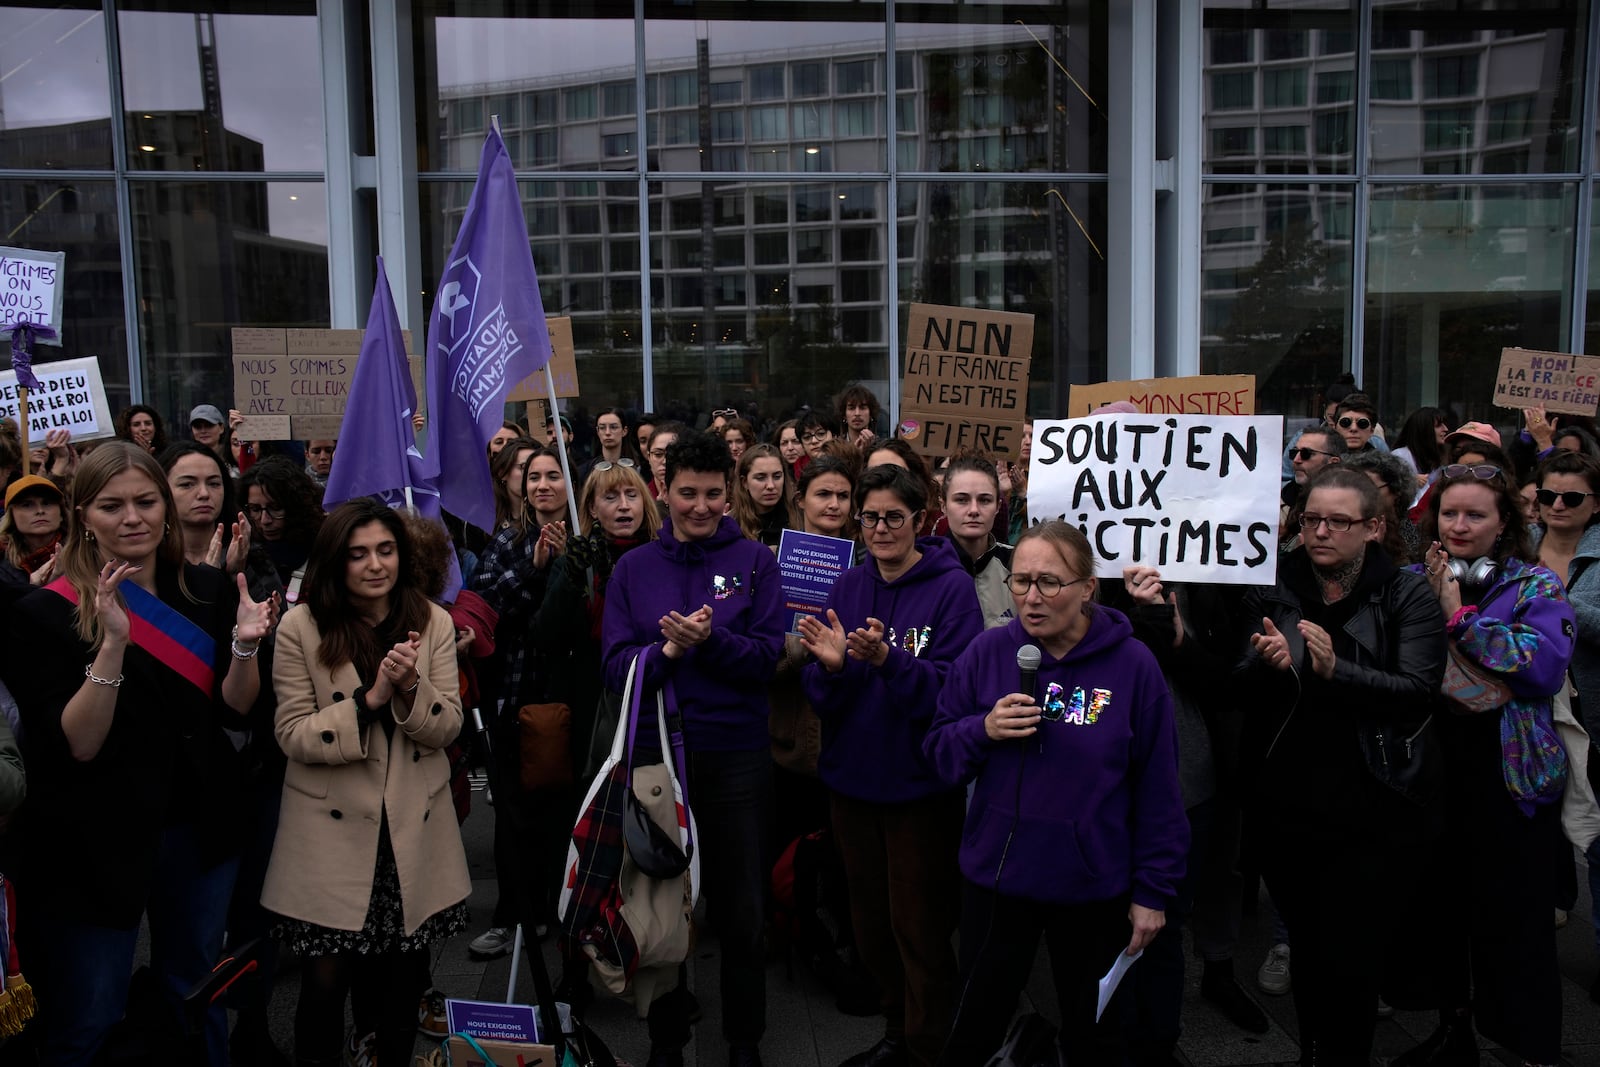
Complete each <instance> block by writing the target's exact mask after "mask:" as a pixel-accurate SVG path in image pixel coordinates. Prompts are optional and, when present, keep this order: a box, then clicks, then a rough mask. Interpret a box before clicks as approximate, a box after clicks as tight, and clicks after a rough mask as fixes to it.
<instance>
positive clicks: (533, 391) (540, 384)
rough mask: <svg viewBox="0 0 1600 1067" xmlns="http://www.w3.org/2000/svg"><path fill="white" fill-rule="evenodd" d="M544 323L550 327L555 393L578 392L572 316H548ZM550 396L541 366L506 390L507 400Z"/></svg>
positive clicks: (560, 394)
mask: <svg viewBox="0 0 1600 1067" xmlns="http://www.w3.org/2000/svg"><path fill="white" fill-rule="evenodd" d="M544 324H545V328H546V329H548V330H549V331H550V351H551V353H552V354H551V356H550V373H551V375H552V376H554V378H555V380H556V396H557V397H558V398H559V397H569V396H578V395H580V394H579V391H578V356H577V350H576V348H574V347H573V343H572V318H571V317H570V316H567V315H562V316H560V317H559V318H553V319H551V318H547V319H545V320H544ZM549 396H550V387H549V386H548V385H547V384H546V383H545V380H544V371H542V370H541V371H539V372H538V373H537V374H530V375H528V376H527V377H526V378H524V379H522V381H520V382H518V383H517V384H516V385H514V386H512V387H511V392H509V393H507V394H506V403H508V404H515V403H517V402H519V401H527V400H546V399H548V398H549Z"/></svg>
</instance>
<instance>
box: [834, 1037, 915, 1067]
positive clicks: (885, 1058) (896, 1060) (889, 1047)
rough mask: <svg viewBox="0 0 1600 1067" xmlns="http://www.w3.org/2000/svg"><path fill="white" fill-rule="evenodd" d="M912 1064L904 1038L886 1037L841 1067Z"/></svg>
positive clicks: (903, 1066)
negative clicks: (907, 1055)
mask: <svg viewBox="0 0 1600 1067" xmlns="http://www.w3.org/2000/svg"><path fill="white" fill-rule="evenodd" d="M909 1062H911V1061H910V1060H909V1059H908V1058H907V1057H906V1039H905V1038H904V1037H885V1038H884V1039H883V1040H882V1041H879V1042H878V1043H877V1044H876V1045H873V1046H872V1047H871V1048H869V1049H867V1051H865V1052H858V1053H856V1054H855V1055H854V1056H851V1057H850V1058H849V1059H847V1060H845V1061H844V1062H843V1063H841V1064H840V1065H839V1067H905V1065H906V1064H907V1063H909Z"/></svg>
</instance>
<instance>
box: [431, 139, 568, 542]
mask: <svg viewBox="0 0 1600 1067" xmlns="http://www.w3.org/2000/svg"><path fill="white" fill-rule="evenodd" d="M548 362H550V335H549V332H548V331H547V329H546V327H545V322H544V304H543V302H542V301H541V300H540V299H539V280H538V278H537V277H536V276H535V275H534V272H533V253H532V251H531V250H530V248H529V245H528V225H527V222H526V221H525V220H524V218H523V214H522V198H521V196H520V195H519V194H518V192H517V179H516V174H515V172H514V171H513V170H512V167H511V158H510V157H509V156H508V155H506V146H505V142H504V141H502V140H501V139H500V133H499V131H498V130H495V129H492V128H491V129H490V130H489V133H488V136H487V137H485V138H484V141H483V157H482V158H481V159H480V160H479V161H478V181H477V184H476V185H474V186H473V188H472V198H471V199H470V200H469V201H467V211H466V214H465V215H463V216H462V218H461V230H460V232H459V233H458V234H457V235H456V243H455V247H453V248H452V249H451V250H450V258H449V259H448V260H447V261H446V263H445V268H444V275H443V277H441V278H440V279H439V289H438V292H437V294H436V296H435V297H434V303H433V315H432V316H431V317H430V318H429V320H428V349H427V375H428V418H429V422H430V425H429V444H428V454H427V456H426V459H425V462H426V470H427V472H428V474H430V475H431V476H433V478H436V479H437V481H436V484H437V485H438V486H439V488H440V492H441V504H442V505H443V507H444V509H445V510H446V511H448V512H450V513H451V514H452V515H457V516H459V517H460V518H462V519H465V520H466V521H467V522H470V523H472V524H473V525H474V526H477V527H478V528H479V529H482V530H493V529H494V491H493V488H492V483H491V482H490V479H489V463H488V459H487V456H486V453H485V450H486V449H487V447H488V445H489V438H491V437H493V436H494V432H495V431H496V430H497V429H499V427H500V423H501V421H502V420H503V419H504V417H505V400H506V394H507V393H509V392H510V391H511V388H512V387H513V386H514V385H516V384H517V383H518V382H520V381H521V380H522V379H524V378H526V377H527V376H528V375H530V374H533V373H534V372H536V371H539V370H542V369H543V368H544V365H545V364H546V363H548ZM445 471H448V472H449V477H442V476H441V475H442V472H445Z"/></svg>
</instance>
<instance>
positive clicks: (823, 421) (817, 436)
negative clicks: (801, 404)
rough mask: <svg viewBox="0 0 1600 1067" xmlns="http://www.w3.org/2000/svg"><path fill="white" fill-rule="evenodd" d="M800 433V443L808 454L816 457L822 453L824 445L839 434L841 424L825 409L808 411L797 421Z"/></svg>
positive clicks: (796, 425)
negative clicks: (824, 410)
mask: <svg viewBox="0 0 1600 1067" xmlns="http://www.w3.org/2000/svg"><path fill="white" fill-rule="evenodd" d="M795 429H796V430H797V431H799V434H800V444H801V446H802V447H804V448H805V450H806V455H808V456H810V457H811V458H812V459H816V458H817V457H818V456H820V455H822V446H823V445H825V444H827V443H828V442H829V441H831V440H833V439H834V438H835V437H837V436H838V435H839V430H840V427H839V424H838V423H836V422H834V421H833V416H832V415H829V414H828V413H826V412H823V411H808V412H806V413H805V414H804V415H802V416H800V419H799V421H798V422H796V423H795Z"/></svg>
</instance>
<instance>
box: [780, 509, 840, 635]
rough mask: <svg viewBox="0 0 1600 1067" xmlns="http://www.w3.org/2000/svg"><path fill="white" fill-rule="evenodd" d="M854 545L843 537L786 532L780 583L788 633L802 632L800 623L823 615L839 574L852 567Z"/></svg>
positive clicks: (795, 531)
mask: <svg viewBox="0 0 1600 1067" xmlns="http://www.w3.org/2000/svg"><path fill="white" fill-rule="evenodd" d="M855 547H856V546H855V542H854V541H850V540H847V539H845V538H843V537H824V536H823V535H822V534H809V533H801V532H800V531H799V530H785V531H783V535H782V536H781V537H779V538H778V582H779V584H780V585H782V586H783V610H784V613H785V615H786V616H787V618H788V620H789V632H790V633H792V634H799V633H800V620H801V619H803V618H805V617H806V616H807V615H821V614H822V612H823V610H824V609H826V608H827V606H828V594H829V593H831V592H833V587H834V584H835V583H836V582H838V581H839V575H841V574H843V573H844V571H845V568H846V567H848V566H850V561H851V559H852V558H853V556H854V553H855Z"/></svg>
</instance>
